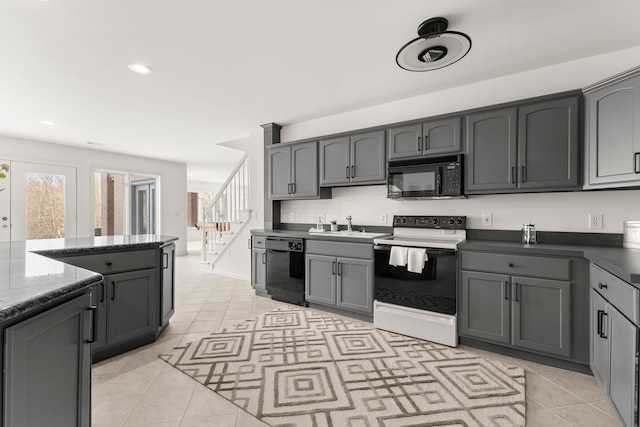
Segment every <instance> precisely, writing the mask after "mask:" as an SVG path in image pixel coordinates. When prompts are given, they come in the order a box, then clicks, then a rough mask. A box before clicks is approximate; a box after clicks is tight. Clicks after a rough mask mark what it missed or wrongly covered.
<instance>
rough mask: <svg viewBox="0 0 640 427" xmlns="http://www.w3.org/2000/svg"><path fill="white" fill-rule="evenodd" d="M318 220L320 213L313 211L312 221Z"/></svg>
mask: <svg viewBox="0 0 640 427" xmlns="http://www.w3.org/2000/svg"><path fill="white" fill-rule="evenodd" d="M317 220H318V214H316V213H312V214H311V222H316V221H317Z"/></svg>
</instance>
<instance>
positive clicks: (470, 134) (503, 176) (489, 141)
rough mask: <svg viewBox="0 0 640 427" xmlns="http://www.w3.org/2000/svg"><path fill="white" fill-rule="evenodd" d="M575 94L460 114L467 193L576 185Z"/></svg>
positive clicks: (568, 187)
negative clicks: (464, 124) (461, 118)
mask: <svg viewBox="0 0 640 427" xmlns="http://www.w3.org/2000/svg"><path fill="white" fill-rule="evenodd" d="M580 105H581V103H580V96H579V95H569V96H564V97H560V98H557V99H548V100H542V101H535V102H531V103H527V104H523V105H521V106H517V107H511V108H505V109H497V110H492V111H485V112H479V113H474V114H470V115H468V116H466V143H467V152H468V156H467V161H466V164H465V169H466V174H465V176H466V178H465V180H466V190H467V193H468V194H482V193H495V192H505V193H509V192H525V191H541V190H546V191H552V190H571V189H578V188H579V186H580V170H581V168H580V154H579V141H580V138H579V132H580V123H579V117H580V114H579V108H580Z"/></svg>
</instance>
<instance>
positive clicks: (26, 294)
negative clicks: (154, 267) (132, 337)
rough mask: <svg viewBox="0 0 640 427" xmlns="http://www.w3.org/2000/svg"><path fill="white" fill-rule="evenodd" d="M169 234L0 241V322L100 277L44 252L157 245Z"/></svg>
mask: <svg viewBox="0 0 640 427" xmlns="http://www.w3.org/2000/svg"><path fill="white" fill-rule="evenodd" d="M175 240H177V238H176V237H172V236H159V235H148V236H146V235H139V236H109V237H86V238H73V239H43V240H30V241H20V242H11V243H8V242H0V322H4V321H7V320H10V319H12V318H14V317H17V316H19V315H21V314H24V313H27V312H29V311H31V310H33V309H36V308H38V307H40V306H42V305H44V304H46V303H48V302H50V301H53V300H55V299H57V298H59V297H62V296H64V295H67V294H71V293H73V292H76V291H79V290H82V289H83V288H86V287H88V286H91V285H93V284H95V283H99V282H100V281H101V280H102V275H100V274H98V273H94V272H92V271H89V270H85V269H83V268H78V267H74V266H72V265H69V264H65V263H63V262H61V261H56V260H54V259H51V258H48V257H47V256H44V255H47V254H49V255H53V254H65V253H75V254H79V253H83V254H86V253H94V252H103V251H114V250H132V249H142V248H157V247H160V246H162V245H164V244H166V243H169V242H172V241H175Z"/></svg>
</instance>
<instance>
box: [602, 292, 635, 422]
mask: <svg viewBox="0 0 640 427" xmlns="http://www.w3.org/2000/svg"><path fill="white" fill-rule="evenodd" d="M607 308H608V310H607V315H606V318H605V319H606V321H608V323H609V324H608V329H609V336H608V338H609V351H610V365H609V367H610V379H609V397H610V398H611V401H612V402H613V406H614V407H615V408H616V410H617V411H618V414H619V415H620V418H622V421H624V424H625V425H627V426H632V425H636V418H635V407H636V403H637V402H638V389H637V380H638V378H637V376H638V372H637V362H636V356H637V353H638V328H636V326H635V325H634V324H633V323H631V322H630V321H629V320H627V318H625V317H624V316H623V315H622V314H620V312H619V311H618V310H616V309H615V308H613V307H612V306H611V305H608V306H607ZM605 323H607V322H605Z"/></svg>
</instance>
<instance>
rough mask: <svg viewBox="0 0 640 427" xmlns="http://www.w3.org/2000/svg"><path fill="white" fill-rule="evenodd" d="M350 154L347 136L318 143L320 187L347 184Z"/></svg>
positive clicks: (349, 174)
mask: <svg viewBox="0 0 640 427" xmlns="http://www.w3.org/2000/svg"><path fill="white" fill-rule="evenodd" d="M350 152H351V150H350V145H349V137H348V136H341V137H338V138H332V139H325V140H322V141H320V185H334V184H346V183H349V181H350V179H351V163H350V161H349V160H350V158H349V156H350Z"/></svg>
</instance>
